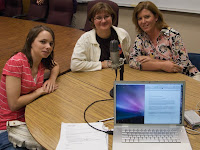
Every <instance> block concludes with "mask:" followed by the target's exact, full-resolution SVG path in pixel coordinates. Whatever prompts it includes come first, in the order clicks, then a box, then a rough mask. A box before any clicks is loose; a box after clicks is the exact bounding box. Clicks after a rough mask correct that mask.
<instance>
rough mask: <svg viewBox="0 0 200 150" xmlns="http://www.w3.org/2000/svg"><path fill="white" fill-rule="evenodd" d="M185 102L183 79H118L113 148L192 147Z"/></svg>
mask: <svg viewBox="0 0 200 150" xmlns="http://www.w3.org/2000/svg"><path fill="white" fill-rule="evenodd" d="M184 103H185V82H184V81H115V83H114V134H113V150H192V148H191V145H190V142H189V139H188V137H187V133H186V131H185V128H184V125H183V123H184ZM175 132H177V133H175ZM141 134H142V135H141ZM143 134H144V135H143Z"/></svg>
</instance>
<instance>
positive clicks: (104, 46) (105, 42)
mask: <svg viewBox="0 0 200 150" xmlns="http://www.w3.org/2000/svg"><path fill="white" fill-rule="evenodd" d="M96 39H97V42H98V43H99V45H100V49H101V56H100V59H99V60H100V61H104V60H109V59H110V41H112V40H117V41H118V43H119V46H118V47H119V50H120V49H121V48H120V47H121V46H120V42H119V39H118V35H117V33H116V31H115V30H114V29H113V28H111V35H110V37H109V38H107V39H102V38H100V37H99V36H98V35H97V34H96ZM120 57H123V58H124V55H123V53H121V54H120Z"/></svg>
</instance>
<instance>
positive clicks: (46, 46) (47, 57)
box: [0, 25, 59, 149]
mask: <svg viewBox="0 0 200 150" xmlns="http://www.w3.org/2000/svg"><path fill="white" fill-rule="evenodd" d="M54 40H55V36H54V33H53V31H52V30H51V29H50V28H48V27H46V26H42V25H40V26H36V27H34V28H32V29H31V30H30V32H29V34H28V36H27V38H26V42H25V45H24V48H23V49H22V50H21V51H20V52H18V53H16V54H15V55H14V56H12V57H11V58H10V59H9V60H8V61H7V63H6V64H5V67H4V68H3V73H2V77H1V83H0V106H1V107H0V137H1V138H0V149H5V148H9V147H13V146H12V144H11V143H10V142H9V141H8V137H7V136H8V135H7V131H6V122H7V121H11V120H19V121H23V122H24V121H25V117H24V113H25V107H26V105H28V104H29V103H31V102H32V101H34V100H35V99H36V98H38V97H39V96H41V95H44V94H47V93H51V92H54V91H55V90H56V89H57V88H58V85H57V84H56V78H57V76H58V74H59V65H58V64H57V63H56V62H55V61H54V60H53V56H54V54H53V49H54V46H55V43H54ZM45 69H49V70H50V71H51V73H50V78H49V79H48V80H47V81H45V82H44V83H43V81H44V71H45ZM11 149H13V148H11Z"/></svg>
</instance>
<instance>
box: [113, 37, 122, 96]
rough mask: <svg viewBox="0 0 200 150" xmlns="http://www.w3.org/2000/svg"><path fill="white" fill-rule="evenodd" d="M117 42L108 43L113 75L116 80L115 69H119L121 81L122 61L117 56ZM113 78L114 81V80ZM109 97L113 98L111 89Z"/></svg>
mask: <svg viewBox="0 0 200 150" xmlns="http://www.w3.org/2000/svg"><path fill="white" fill-rule="evenodd" d="M118 44H119V43H118V41H117V40H112V41H110V58H111V62H112V64H111V67H112V68H113V69H115V74H116V78H117V69H118V68H119V70H120V80H123V78H124V76H123V73H124V59H123V58H120V55H119V48H118ZM116 78H115V80H116ZM110 96H111V97H114V89H113V88H112V89H111V90H110Z"/></svg>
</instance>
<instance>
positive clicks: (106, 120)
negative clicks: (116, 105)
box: [97, 117, 114, 122]
mask: <svg viewBox="0 0 200 150" xmlns="http://www.w3.org/2000/svg"><path fill="white" fill-rule="evenodd" d="M112 119H114V117H111V118H106V119H103V120H99V121H97V122H104V121H108V120H112Z"/></svg>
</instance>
